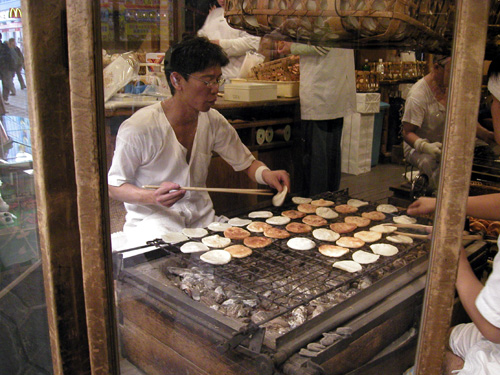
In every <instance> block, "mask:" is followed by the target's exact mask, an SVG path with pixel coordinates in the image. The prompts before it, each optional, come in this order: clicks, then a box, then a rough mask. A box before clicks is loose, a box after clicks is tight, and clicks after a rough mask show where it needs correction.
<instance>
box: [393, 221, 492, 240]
mask: <svg viewBox="0 0 500 375" xmlns="http://www.w3.org/2000/svg"><path fill="white" fill-rule="evenodd" d="M384 225H390V226H392V227H397V228H408V229H417V230H420V231H427V229H432V225H423V224H392V223H391V224H384ZM393 233H394V234H401V235H403V236H408V237H411V238H418V239H421V240H427V239H429V233H427V234H418V233H410V232H401V231H395V232H393ZM462 239H464V240H482V239H483V235H482V234H464V235H463V236H462Z"/></svg>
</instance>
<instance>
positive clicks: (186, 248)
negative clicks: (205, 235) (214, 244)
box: [181, 241, 210, 253]
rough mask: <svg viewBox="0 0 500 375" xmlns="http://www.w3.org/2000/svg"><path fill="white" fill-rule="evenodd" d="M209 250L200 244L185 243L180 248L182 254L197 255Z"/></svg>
mask: <svg viewBox="0 0 500 375" xmlns="http://www.w3.org/2000/svg"><path fill="white" fill-rule="evenodd" d="M208 250H210V249H209V247H208V246H207V245H205V244H204V243H201V242H194V241H191V242H186V243H185V244H184V245H182V246H181V252H183V253H199V252H201V251H208Z"/></svg>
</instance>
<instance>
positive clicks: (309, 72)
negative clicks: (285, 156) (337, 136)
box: [292, 44, 356, 121]
mask: <svg viewBox="0 0 500 375" xmlns="http://www.w3.org/2000/svg"><path fill="white" fill-rule="evenodd" d="M293 46H294V44H292V47H293ZM292 53H294V49H292ZM354 66H355V65H354V51H353V50H351V49H343V48H331V49H329V50H328V53H327V54H326V55H324V56H321V55H305V54H300V114H301V118H302V120H315V121H321V120H334V119H337V118H341V117H345V116H346V115H349V114H351V113H353V112H355V111H356V75H355V74H356V73H355V69H354Z"/></svg>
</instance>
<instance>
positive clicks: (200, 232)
mask: <svg viewBox="0 0 500 375" xmlns="http://www.w3.org/2000/svg"><path fill="white" fill-rule="evenodd" d="M182 234H184V235H185V236H188V237H189V238H200V237H204V236H206V235H207V234H208V231H207V230H206V229H204V228H184V229H182Z"/></svg>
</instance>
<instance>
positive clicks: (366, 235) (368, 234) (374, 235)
mask: <svg viewBox="0 0 500 375" xmlns="http://www.w3.org/2000/svg"><path fill="white" fill-rule="evenodd" d="M354 237H356V238H359V239H360V240H362V241H365V242H376V241H378V240H380V239H381V238H382V233H380V232H373V231H371V230H362V231H359V232H356V233H354Z"/></svg>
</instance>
